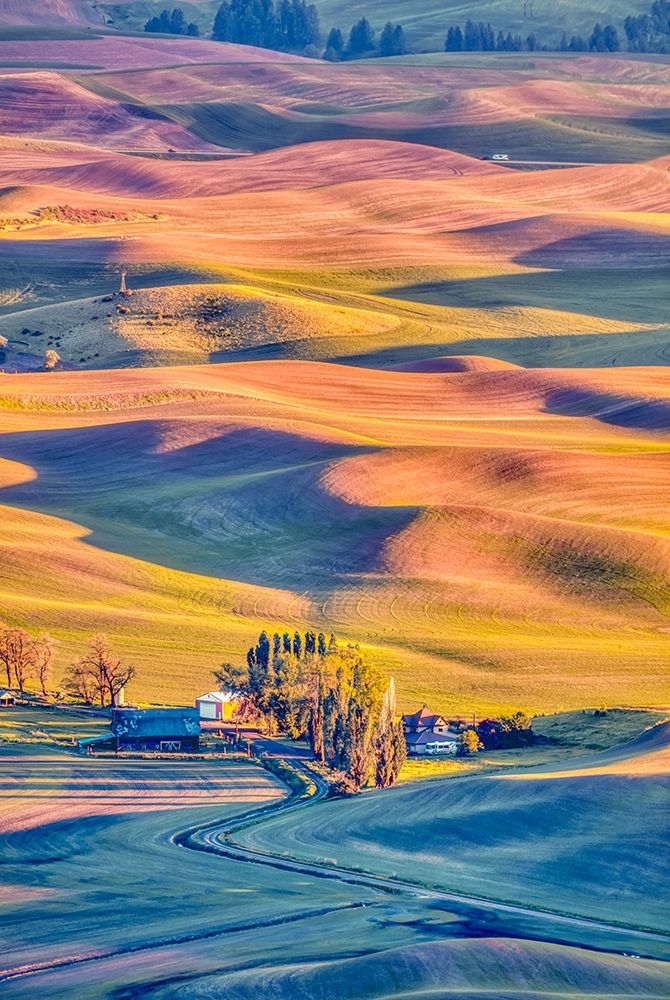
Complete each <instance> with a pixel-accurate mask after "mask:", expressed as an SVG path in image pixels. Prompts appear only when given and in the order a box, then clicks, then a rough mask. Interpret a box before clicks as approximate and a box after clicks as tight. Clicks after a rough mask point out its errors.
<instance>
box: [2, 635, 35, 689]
mask: <svg viewBox="0 0 670 1000" xmlns="http://www.w3.org/2000/svg"><path fill="white" fill-rule="evenodd" d="M0 663H2V665H3V667H4V668H5V672H6V674H7V687H11V686H12V679H14V680H15V681H16V686H17V687H18V689H19V691H23V689H24V687H25V683H26V681H27V680H28V678H29V677H31V676H32V674H33V673H34V670H35V640H34V639H33V637H32V636H31V635H30V633H29V632H26V630H25V629H23V628H8V627H7V626H6V625H3V626H1V627H0Z"/></svg>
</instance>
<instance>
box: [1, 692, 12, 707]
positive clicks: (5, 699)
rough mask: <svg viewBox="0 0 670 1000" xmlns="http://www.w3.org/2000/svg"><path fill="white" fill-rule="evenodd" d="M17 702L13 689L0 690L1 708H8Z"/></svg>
mask: <svg viewBox="0 0 670 1000" xmlns="http://www.w3.org/2000/svg"><path fill="white" fill-rule="evenodd" d="M15 704H16V698H15V697H14V695H13V694H12V692H11V691H0V708H8V707H9V706H10V705H15Z"/></svg>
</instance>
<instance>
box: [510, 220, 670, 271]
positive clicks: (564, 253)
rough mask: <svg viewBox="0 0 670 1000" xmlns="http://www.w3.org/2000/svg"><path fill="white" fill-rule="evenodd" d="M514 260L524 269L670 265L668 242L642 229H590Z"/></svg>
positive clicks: (526, 252)
mask: <svg viewBox="0 0 670 1000" xmlns="http://www.w3.org/2000/svg"><path fill="white" fill-rule="evenodd" d="M513 260H514V262H515V263H516V264H523V265H525V266H527V267H554V268H562V267H570V268H573V267H581V266H584V267H592V266H593V265H594V264H596V265H597V264H599V263H604V264H605V266H606V267H607V268H624V269H625V270H626V271H629V270H631V269H641V268H652V269H654V268H659V267H667V265H668V263H670V240H669V239H668V237H667V236H666V235H664V234H662V233H656V232H650V231H649V230H645V229H637V230H635V229H622V228H616V227H610V228H597V229H589V230H587V231H585V232H582V233H576V234H574V235H572V236H566V237H564V238H562V239H558V240H552V241H550V242H548V243H544V244H542V246H538V247H534V248H532V249H530V250H526V251H525V252H524V253H521V254H518V255H517V256H516V257H514V258H513Z"/></svg>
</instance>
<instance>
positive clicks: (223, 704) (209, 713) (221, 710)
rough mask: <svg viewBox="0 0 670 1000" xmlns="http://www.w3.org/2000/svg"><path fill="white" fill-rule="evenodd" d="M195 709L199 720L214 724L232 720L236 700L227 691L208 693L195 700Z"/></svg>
mask: <svg viewBox="0 0 670 1000" xmlns="http://www.w3.org/2000/svg"><path fill="white" fill-rule="evenodd" d="M195 707H196V708H197V709H198V715H199V716H200V718H201V719H204V720H212V721H216V722H221V721H225V720H226V719H232V717H233V715H234V714H235V709H236V707H237V698H236V697H235V695H234V694H231V693H230V692H229V691H210V693H209V694H202V695H200V697H199V698H196V699H195Z"/></svg>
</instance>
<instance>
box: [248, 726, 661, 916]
mask: <svg viewBox="0 0 670 1000" xmlns="http://www.w3.org/2000/svg"><path fill="white" fill-rule="evenodd" d="M669 725H670V724H668V723H665V724H663V725H662V726H660V727H657V728H656V729H655V730H650V731H648V732H647V733H645V734H643V735H642V736H641V737H639V738H638V740H637V741H634V742H633V743H631V744H628V747H627V748H622V749H621V750H620V749H618V748H616V749H614V750H610V751H605V752H603V753H600V754H597V755H591V756H590V757H588V756H586V757H583V758H576V759H574V760H572V761H568V762H566V763H565V764H564V765H563V766H561V765H560V764H553V765H546V766H544V767H542V768H539V769H530V770H526V769H524V770H519V771H517V772H515V771H514V770H512V772H511V773H509V772H505V774H504V775H497V774H495V773H494V774H491V775H487V776H478V775H475V776H467V777H456V778H453V779H446V780H442V781H434V782H428V783H421V784H419V785H417V784H412V783H409V784H406V785H403V786H401V787H399V788H397V789H393V790H391V791H389V792H385V793H382V794H375V795H369V796H368V795H365V796H362V797H359V798H355V799H350V800H345V801H340V802H334V803H325V804H323V805H319V806H318V807H316V808H315V810H313V812H312V814H311V815H310V816H309V817H308V818H306V820H305V822H298V823H296V822H295V820H293V822H290V823H289V822H287V821H286V820H285V819H281V818H278V819H275V820H272V821H271V822H270V823H269V824H267V825H265V826H264V827H262V828H259V829H257V830H250V831H246V832H245V833H244V834H243V840H244V842H245V843H247V844H253V845H254V846H257V847H260V848H261V849H263V848H264V849H268V845H269V844H272V849H273V850H275V851H277V850H278V851H282V850H284V851H286V852H287V853H290V854H292V855H293V856H299V857H307V858H317V859H321V860H324V859H326V858H337V861H338V863H339V864H342V865H345V866H352V867H355V866H363V867H364V868H365V869H366V870H372V871H376V872H382V873H386V874H390V873H397V874H398V875H399V876H400V877H405V878H413V879H414V880H416V881H418V882H420V883H422V884H430V885H439V886H443V887H446V888H449V889H452V890H455V891H459V892H465V893H467V892H472V893H476V894H480V895H483V896H488V897H490V898H495V899H503V900H508V901H517V902H522V903H524V904H525V905H530V906H533V905H535V906H541V907H546V908H548V909H552V910H555V911H559V912H571V913H575V914H580V915H585V916H594V917H598V918H600V919H608V918H609V919H613V920H617V921H621V922H623V923H628V924H631V925H640V926H645V927H652V928H659V929H665V930H666V931H667V929H668V926H669V924H668V913H667V907H666V906H665V900H664V899H662V898H661V896H659V894H658V892H657V887H658V885H660V884H662V882H663V881H664V879H665V878H666V877H667V860H666V855H665V851H664V846H663V845H664V843H665V842H666V840H667V836H668V832H669V831H668V827H667V811H666V807H667V801H668V764H669V762H670V754H669V751H668V736H669V730H668V727H669ZM408 817H412V819H411V822H408V820H407V818H408ZM605 817H606V819H604V818H605ZM418 831H420V834H419V833H418ZM613 895H616V899H617V905H616V906H613V903H612V899H613Z"/></svg>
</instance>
